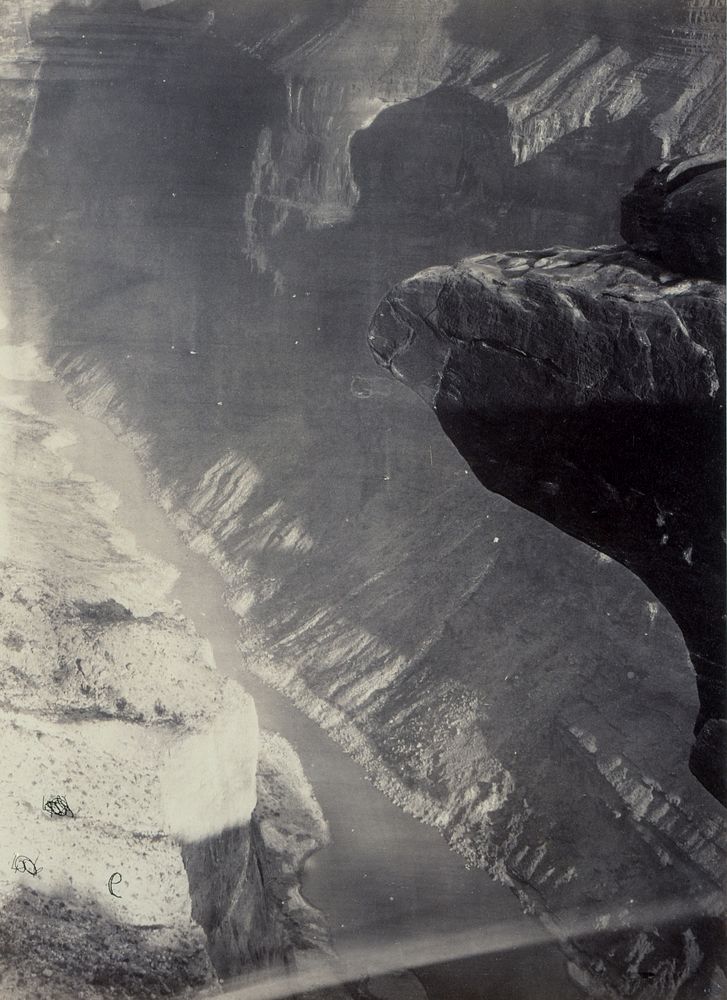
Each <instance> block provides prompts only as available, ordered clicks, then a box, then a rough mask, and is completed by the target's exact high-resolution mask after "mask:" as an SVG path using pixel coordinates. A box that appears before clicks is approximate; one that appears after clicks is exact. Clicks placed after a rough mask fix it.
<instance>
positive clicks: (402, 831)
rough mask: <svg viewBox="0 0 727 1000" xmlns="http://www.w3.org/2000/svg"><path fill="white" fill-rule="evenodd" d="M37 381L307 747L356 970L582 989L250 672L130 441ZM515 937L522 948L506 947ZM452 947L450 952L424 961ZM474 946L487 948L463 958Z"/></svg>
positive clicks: (471, 874) (267, 720)
mask: <svg viewBox="0 0 727 1000" xmlns="http://www.w3.org/2000/svg"><path fill="white" fill-rule="evenodd" d="M30 392H31V398H32V401H33V404H34V406H35V407H36V408H37V409H38V410H39V411H40V412H41V414H43V415H44V416H47V417H49V418H50V419H51V420H53V421H54V422H56V423H57V424H59V425H60V426H61V427H63V428H67V429H69V430H70V431H72V432H73V434H74V436H75V437H76V444H75V445H73V446H71V447H70V448H69V449H68V450H67V451H66V455H67V456H68V458H69V459H70V460H71V461H72V462H73V465H74V467H75V468H76V469H78V470H79V471H82V472H84V473H87V474H89V475H92V476H93V477H94V478H96V479H98V480H99V481H100V482H102V483H104V484H106V485H108V486H110V487H111V488H112V489H113V490H115V491H116V492H117V493H118V495H119V498H120V504H119V507H118V511H117V517H118V520H119V522H120V524H121V525H122V526H123V527H125V528H126V529H128V530H129V531H131V532H132V534H133V535H134V537H135V538H136V541H137V543H138V545H139V547H140V548H141V549H143V550H146V551H148V552H150V553H152V554H154V555H155V556H158V557H160V558H161V559H163V560H165V561H167V562H168V563H171V564H172V565H174V566H175V567H176V568H177V569H178V571H179V578H178V581H177V583H176V586H175V589H174V592H173V596H174V597H175V598H176V599H177V600H178V601H179V603H180V607H181V611H182V612H183V613H184V615H185V616H186V617H187V618H188V619H189V620H190V621H192V622H193V623H194V625H195V627H196V628H197V630H198V632H199V633H200V634H201V635H202V636H205V637H206V638H207V639H208V640H209V641H210V643H211V645H212V648H213V651H214V655H215V660H216V662H217V665H218V668H219V669H220V670H222V671H223V672H224V673H226V674H228V675H229V676H231V677H234V678H235V679H237V680H238V681H239V682H240V683H241V684H242V685H243V686H244V687H245V688H246V689H247V690H248V691H250V692H251V694H252V695H253V696H254V698H255V702H256V705H257V710H258V715H259V719H260V724H261V726H262V727H263V728H265V729H269V730H274V731H276V732H278V733H280V734H281V735H283V736H284V737H285V738H286V739H287V740H289V741H290V742H291V743H292V744H293V746H294V747H295V749H296V751H297V752H298V754H299V756H300V758H301V761H302V763H303V767H304V769H305V772H306V774H307V776H308V778H309V779H310V781H311V784H312V786H313V789H314V791H315V794H316V796H317V798H318V801H319V802H320V804H321V807H322V809H323V811H324V814H325V816H326V819H327V820H328V823H329V825H330V830H331V844H330V845H329V846H327V847H325V848H324V849H322V850H321V851H320V852H318V853H317V854H315V855H313V856H312V857H311V858H309V859H308V861H307V863H306V866H305V870H304V873H303V891H304V894H305V896H306V898H307V899H308V900H309V901H310V902H312V903H313V904H314V905H315V906H316V907H318V908H319V909H321V910H322V911H323V912H324V913H325V914H326V917H327V919H328V921H329V924H330V927H331V931H332V936H333V940H334V944H335V947H336V950H337V952H338V954H339V955H340V956H341V958H342V960H343V963H344V965H345V963H346V960H347V958H350V959H351V961H352V962H353V963H354V965H353V966H352V967H354V968H356V969H357V971H358V972H360V971H361V966H362V964H363V965H364V966H366V967H367V969H368V970H370V971H371V973H377V972H381V971H383V970H385V969H386V968H387V966H389V965H390V964H391V962H392V955H393V956H396V954H397V953H400V955H401V956H402V958H405V960H406V962H409V963H410V964H411V960H412V958H413V957H414V958H416V957H417V956H418V961H417V963H416V964H417V965H418V966H420V967H419V968H418V969H417V976H418V978H419V979H420V981H421V982H422V984H423V985H424V987H425V989H426V992H427V996H428V997H430V998H431V1000H454V998H456V1000H569V998H576V997H578V996H580V995H581V994H580V992H579V991H578V990H577V989H576V987H575V986H574V984H573V982H572V981H571V980H570V979H569V977H568V975H567V971H566V967H565V960H564V958H563V956H562V954H561V952H560V951H559V950H558V948H557V947H556V946H555V944H554V943H553V942H552V941H548V940H547V935H546V934H545V933H544V931H543V928H542V927H541V926H540V924H539V923H538V922H537V921H536V920H535V919H533V918H531V917H528V916H525V915H523V914H522V912H521V910H520V907H519V904H518V902H517V900H516V898H515V897H514V895H513V894H512V893H511V892H510V891H509V890H508V889H506V888H505V887H503V886H501V885H498V884H497V883H495V882H494V881H493V880H491V879H490V878H489V876H488V875H487V874H486V873H485V872H484V871H481V870H477V869H475V870H471V869H468V867H467V866H466V865H465V862H464V860H463V859H462V858H460V857H459V856H458V855H456V854H454V853H453V852H452V851H450V850H449V849H448V847H447V845H446V843H445V842H444V840H443V839H442V837H441V836H440V834H439V833H438V832H437V831H436V830H434V829H432V828H429V827H427V826H424V825H423V824H421V823H420V822H418V821H417V820H415V819H413V818H412V817H410V816H408V815H406V814H405V813H404V812H403V811H402V810H400V809H399V808H398V807H396V806H395V805H393V804H392V803H391V802H390V801H389V800H388V799H387V798H386V797H385V796H384V795H383V794H382V793H381V792H379V791H378V790H377V789H376V788H375V787H374V786H373V785H372V784H371V783H370V781H369V780H368V779H367V776H366V774H365V772H364V771H363V769H362V768H361V767H360V766H359V765H358V764H356V763H355V762H354V761H352V760H351V759H350V758H349V757H347V756H346V755H345V754H344V753H343V751H342V750H341V749H340V748H339V747H338V746H337V745H336V744H335V743H334V742H333V741H332V740H331V739H330V738H329V737H328V736H327V735H326V734H325V733H323V732H322V731H321V730H320V729H319V728H318V727H317V726H316V725H315V724H314V723H313V722H311V721H310V720H309V719H307V718H306V717H305V716H304V715H303V713H302V712H300V711H299V710H298V709H297V708H296V707H295V706H294V705H293V704H292V703H291V702H290V701H288V700H287V699H286V698H285V697H283V696H282V695H280V694H278V693H277V692H276V691H274V690H273V689H271V688H268V687H267V686H265V685H264V684H262V683H261V682H260V681H259V680H258V679H257V678H256V677H255V676H254V675H253V674H252V673H251V672H250V671H249V670H248V669H246V667H245V662H244V659H243V657H242V656H241V654H240V652H239V650H238V647H237V642H238V640H239V638H240V634H241V629H242V628H243V627H244V623H243V622H241V620H240V619H239V618H238V617H237V616H236V615H235V614H234V613H233V612H232V611H231V610H230V609H229V608H228V607H227V606H226V604H225V600H224V586H223V582H222V580H221V578H220V576H219V575H218V573H217V572H216V570H215V569H214V568H213V567H212V566H211V565H210V564H209V563H208V562H207V560H206V559H205V558H204V557H202V556H200V555H197V554H196V553H194V552H193V551H192V550H191V549H190V548H189V547H188V546H186V545H185V543H184V542H183V540H182V539H181V537H180V536H179V534H178V532H177V531H176V529H175V528H174V526H173V525H172V524H171V522H170V521H169V520H168V518H167V516H166V514H165V513H164V512H163V511H162V509H161V508H160V507H158V506H157V505H156V504H155V503H154V501H153V500H152V498H151V497H150V495H149V492H148V488H147V485H146V482H145V478H144V474H143V471H142V469H141V467H140V465H139V464H138V462H137V460H136V458H135V456H134V455H133V453H132V452H131V451H130V449H128V448H127V447H126V446H125V445H124V444H123V443H121V442H120V441H119V440H118V439H117V438H116V437H115V436H114V435H113V434H112V432H111V431H110V430H109V429H108V428H107V427H106V426H105V425H103V424H102V423H100V422H99V421H98V420H95V419H94V418H91V417H88V416H85V415H83V414H81V413H79V412H78V411H77V410H75V409H73V408H72V407H71V406H70V404H69V403H68V401H67V399H66V397H65V395H64V394H63V392H62V391H61V389H60V388H59V386H58V385H56V384H54V383H33V384H32V386H31V387H30ZM488 927H489V928H491V931H490V932H488ZM510 938H511V939H512V940H513V941H514V942H515V943H516V946H515V947H506V946H505V945H506V940H507V939H510ZM448 951H450V952H451V953H452V954H453V955H454V956H455V957H454V958H453V959H452V960H449V961H445V960H441V961H437V962H436V964H428V963H429V962H430V961H431V959H432V958H434V957H436V958H437V959H441V958H442V957H443V956H444V955H445V954H446V953H447V952H448ZM472 951H480V952H481V954H476V955H474V956H472V955H470V956H469V957H462V956H466V953H467V952H472ZM402 964H405V962H402Z"/></svg>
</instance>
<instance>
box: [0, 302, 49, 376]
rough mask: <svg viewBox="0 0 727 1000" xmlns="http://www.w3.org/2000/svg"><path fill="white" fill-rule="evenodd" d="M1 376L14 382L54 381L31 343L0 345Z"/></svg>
mask: <svg viewBox="0 0 727 1000" xmlns="http://www.w3.org/2000/svg"><path fill="white" fill-rule="evenodd" d="M3 318H5V317H4V316H3ZM1 328H2V327H1V326H0V329H1ZM0 375H2V377H3V378H6V379H8V380H10V381H12V382H52V381H53V373H52V372H51V370H50V368H48V366H47V365H46V364H45V362H44V361H43V359H42V358H41V356H40V354H39V353H38V349H37V347H36V346H35V344H30V343H25V344H0Z"/></svg>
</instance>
